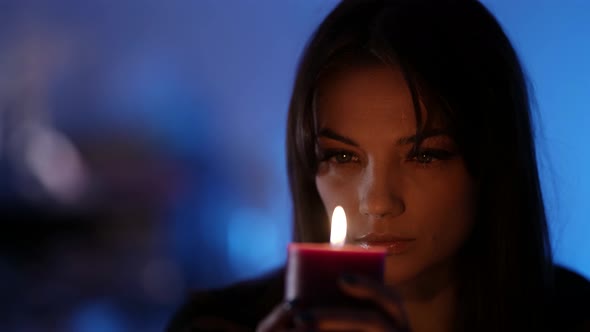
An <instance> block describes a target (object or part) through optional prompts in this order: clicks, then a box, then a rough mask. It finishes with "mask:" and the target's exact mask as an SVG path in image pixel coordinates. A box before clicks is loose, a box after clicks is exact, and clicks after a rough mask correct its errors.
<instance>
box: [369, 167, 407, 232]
mask: <svg viewBox="0 0 590 332" xmlns="http://www.w3.org/2000/svg"><path fill="white" fill-rule="evenodd" d="M400 184H401V183H400V180H399V176H397V175H396V172H395V170H392V169H391V168H389V167H383V166H380V165H371V167H368V168H366V169H365V172H364V174H363V179H362V183H361V185H360V186H359V193H358V194H359V212H360V213H361V214H362V215H365V216H367V217H369V218H371V219H375V220H379V219H384V218H393V217H397V216H399V215H401V214H402V213H404V211H405V209H406V207H405V204H404V200H403V198H402V192H401V189H402V188H401V185H400Z"/></svg>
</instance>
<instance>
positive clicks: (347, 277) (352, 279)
mask: <svg viewBox="0 0 590 332" xmlns="http://www.w3.org/2000/svg"><path fill="white" fill-rule="evenodd" d="M341 279H342V281H344V282H345V283H347V284H350V285H354V284H358V282H359V279H358V278H357V277H356V276H354V275H352V274H348V273H345V274H343V275H342V277H341Z"/></svg>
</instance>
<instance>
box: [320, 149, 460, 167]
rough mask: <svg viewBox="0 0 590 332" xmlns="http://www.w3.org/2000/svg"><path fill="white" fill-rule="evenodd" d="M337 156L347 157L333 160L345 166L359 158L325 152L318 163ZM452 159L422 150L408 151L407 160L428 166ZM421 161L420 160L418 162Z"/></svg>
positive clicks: (446, 154) (342, 152) (437, 151)
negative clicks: (346, 158)
mask: <svg viewBox="0 0 590 332" xmlns="http://www.w3.org/2000/svg"><path fill="white" fill-rule="evenodd" d="M339 156H349V157H348V158H349V159H348V160H344V161H338V160H334V161H335V162H336V163H337V164H347V163H350V162H359V157H358V156H357V155H356V154H355V153H353V152H350V151H346V150H327V151H324V152H322V153H321V154H320V157H319V161H320V162H323V161H329V160H331V159H334V158H336V157H339ZM452 157H453V153H452V152H450V151H446V150H440V149H422V150H417V151H414V150H412V151H410V153H409V154H408V156H407V158H408V160H410V161H415V162H417V163H418V164H420V165H428V164H431V163H432V162H434V161H436V160H449V159H451V158H452ZM419 159H421V160H419Z"/></svg>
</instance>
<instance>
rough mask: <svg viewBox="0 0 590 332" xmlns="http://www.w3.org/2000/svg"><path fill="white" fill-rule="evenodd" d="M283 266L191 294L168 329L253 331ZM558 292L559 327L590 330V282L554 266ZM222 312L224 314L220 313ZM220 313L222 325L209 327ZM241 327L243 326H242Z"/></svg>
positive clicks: (274, 297) (278, 296) (276, 291)
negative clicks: (212, 289)
mask: <svg viewBox="0 0 590 332" xmlns="http://www.w3.org/2000/svg"><path fill="white" fill-rule="evenodd" d="M283 289H284V270H283V269H281V270H277V271H274V272H272V273H270V274H268V275H266V276H263V277H262V278H259V279H256V280H253V281H247V282H242V283H239V284H236V285H234V286H231V287H228V288H225V289H221V290H214V291H208V292H203V293H197V294H192V295H191V296H190V298H189V299H188V301H187V302H186V303H185V304H184V305H183V306H182V307H181V309H180V310H179V311H178V312H177V313H176V314H175V316H174V317H173V318H172V321H171V323H170V325H169V326H168V330H167V331H168V332H194V331H253V330H254V329H255V328H256V325H257V324H258V323H259V322H260V320H262V319H263V318H264V317H266V316H267V315H268V314H269V313H270V311H271V310H272V309H273V308H274V307H275V306H276V305H277V304H279V303H280V302H281V301H282V299H283ZM555 290H556V291H555V295H554V297H553V301H552V303H553V304H554V305H553V307H552V309H551V314H552V315H553V317H554V318H555V320H554V321H556V322H559V323H558V325H559V329H557V330H556V331H559V332H562V331H563V332H567V331H590V282H589V281H588V280H586V279H584V277H582V276H580V275H579V274H577V273H575V272H573V271H570V270H567V269H565V268H562V267H558V268H556V269H555ZM220 315H223V317H220ZM212 317H218V318H219V319H218V322H217V323H219V322H221V321H223V322H222V323H223V324H226V325H225V326H224V327H222V328H207V319H203V318H212ZM240 327H241V328H240Z"/></svg>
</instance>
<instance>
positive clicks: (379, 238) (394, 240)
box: [355, 233, 416, 254]
mask: <svg viewBox="0 0 590 332" xmlns="http://www.w3.org/2000/svg"><path fill="white" fill-rule="evenodd" d="M415 240H416V239H413V238H408V237H401V236H397V235H393V234H384V233H368V234H365V235H363V236H361V237H359V238H357V239H356V240H355V242H356V243H357V244H358V245H360V246H361V247H363V248H376V247H379V248H385V249H386V250H387V253H388V254H401V253H404V252H406V251H407V250H408V249H409V248H410V247H411V245H412V244H413V243H414V241H415Z"/></svg>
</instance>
